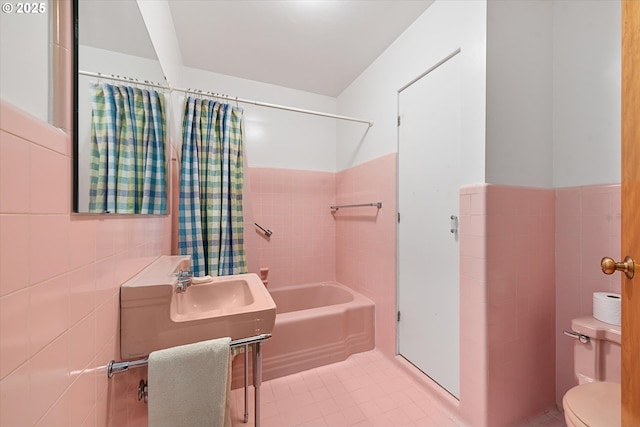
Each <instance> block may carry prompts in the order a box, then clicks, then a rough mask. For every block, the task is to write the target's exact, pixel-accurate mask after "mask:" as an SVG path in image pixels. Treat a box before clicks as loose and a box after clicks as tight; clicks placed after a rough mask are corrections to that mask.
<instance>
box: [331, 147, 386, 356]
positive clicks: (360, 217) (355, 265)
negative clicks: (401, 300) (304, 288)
mask: <svg viewBox="0 0 640 427" xmlns="http://www.w3.org/2000/svg"><path fill="white" fill-rule="evenodd" d="M396 176H397V175H396V155H395V153H393V154H387V155H385V156H382V157H379V158H377V159H374V160H371V161H369V162H366V163H363V164H361V165H358V166H355V167H352V168H350V169H347V170H344V171H341V172H338V174H337V180H336V203H337V204H359V203H371V202H378V201H380V202H382V208H381V209H377V208H375V207H361V208H350V209H343V210H339V211H338V212H335V213H334V214H333V219H334V221H335V224H336V259H337V261H336V262H337V264H336V278H337V281H338V282H340V283H342V284H344V285H347V286H349V287H350V288H352V289H355V290H356V291H358V292H360V293H362V294H364V295H366V296H367V297H369V298H371V299H372V300H373V301H374V302H375V303H376V347H377V348H378V349H380V350H382V351H383V352H384V353H385V354H386V355H388V356H394V355H395V354H396V335H395V334H396V321H395V318H396V317H395V316H396V314H395V313H396V309H397V308H396V211H397V208H396Z"/></svg>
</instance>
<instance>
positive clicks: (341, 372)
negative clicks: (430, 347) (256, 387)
mask: <svg viewBox="0 0 640 427" xmlns="http://www.w3.org/2000/svg"><path fill="white" fill-rule="evenodd" d="M249 395H250V396H253V389H252V388H251V389H250V391H249ZM243 396H244V391H243V389H236V390H233V391H232V403H231V408H232V422H233V426H234V427H242V426H249V427H250V426H253V425H254V423H253V400H252V399H250V400H251V401H250V403H249V423H248V424H244V423H243V422H242V418H243V415H242V414H243V409H244V404H243ZM261 401H262V404H261V412H262V414H261V419H262V421H261V427H294V426H301V427H350V426H357V427H414V426H415V427H418V426H419V427H470V426H467V425H466V424H464V423H463V422H462V421H460V420H459V419H458V418H457V417H456V416H455V415H453V414H451V413H450V412H448V411H447V409H446V407H445V406H444V405H443V404H442V403H441V402H440V400H438V399H437V398H435V397H433V396H432V395H431V394H430V392H429V391H427V390H426V389H424V388H423V386H422V385H420V384H419V383H417V382H416V380H415V379H413V378H412V377H411V376H410V375H409V374H407V373H406V371H404V370H403V369H402V368H401V367H400V366H398V365H397V364H396V363H395V362H394V361H392V360H389V359H388V358H386V357H385V356H384V355H383V354H382V353H380V352H379V351H377V350H372V351H368V352H365V353H359V354H355V355H352V356H350V357H349V358H348V359H347V360H345V361H343V362H339V363H334V364H331V365H327V366H322V367H319V368H316V369H311V370H308V371H304V372H300V373H297V374H293V375H289V376H286V377H282V378H276V379H273V380H270V381H265V382H263V383H262V387H261ZM564 426H565V423H564V418H563V417H562V415H561V414H559V413H558V412H556V411H550V412H549V413H545V414H541V415H540V416H538V417H535V418H534V419H531V420H528V421H527V422H525V423H523V425H522V426H521V427H564Z"/></svg>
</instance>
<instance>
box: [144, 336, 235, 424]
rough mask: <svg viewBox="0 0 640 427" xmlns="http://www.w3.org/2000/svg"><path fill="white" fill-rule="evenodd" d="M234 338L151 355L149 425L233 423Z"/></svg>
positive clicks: (199, 343)
mask: <svg viewBox="0 0 640 427" xmlns="http://www.w3.org/2000/svg"><path fill="white" fill-rule="evenodd" d="M230 342H231V338H229V337H226V338H219V339H215V340H210V341H202V342H198V343H195V344H187V345H182V346H179V347H173V348H169V349H166V350H160V351H154V352H152V353H151V354H150V355H149V427H180V426H184V427H223V426H224V425H225V424H227V423H228V424H227V425H230V421H231V415H230V410H229V409H230V408H229V405H228V401H229V395H230V384H231V381H230V379H231V378H230V377H231V372H230V370H229V366H230V358H229V343H230ZM225 421H226V422H225Z"/></svg>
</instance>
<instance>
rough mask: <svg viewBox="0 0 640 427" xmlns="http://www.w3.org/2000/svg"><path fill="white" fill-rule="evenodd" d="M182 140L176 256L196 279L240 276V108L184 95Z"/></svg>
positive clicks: (243, 268)
mask: <svg viewBox="0 0 640 427" xmlns="http://www.w3.org/2000/svg"><path fill="white" fill-rule="evenodd" d="M182 137H183V141H182V161H181V167H180V202H179V204H180V206H179V224H180V225H179V233H178V235H179V242H178V246H179V249H180V254H182V255H191V258H192V263H191V264H192V269H193V270H192V271H193V275H194V276H196V277H200V276H204V275H207V274H208V275H211V276H226V275H231V274H240V273H246V272H247V263H246V258H245V250H244V218H243V210H242V187H243V181H244V170H243V167H244V163H243V147H242V142H243V133H242V109H241V108H239V107H232V106H231V105H228V104H221V103H219V102H215V101H213V100H205V99H198V98H193V97H188V98H187V99H186V100H185V108H184V118H183V123H182Z"/></svg>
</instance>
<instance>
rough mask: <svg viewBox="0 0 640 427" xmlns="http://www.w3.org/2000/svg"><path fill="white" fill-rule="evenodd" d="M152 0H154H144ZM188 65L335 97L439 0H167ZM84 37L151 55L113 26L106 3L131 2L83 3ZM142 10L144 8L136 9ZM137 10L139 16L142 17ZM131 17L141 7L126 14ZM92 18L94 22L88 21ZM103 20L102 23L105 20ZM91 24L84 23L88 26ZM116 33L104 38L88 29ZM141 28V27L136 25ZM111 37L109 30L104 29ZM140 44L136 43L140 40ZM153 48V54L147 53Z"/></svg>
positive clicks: (129, 0)
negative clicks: (89, 31)
mask: <svg viewBox="0 0 640 427" xmlns="http://www.w3.org/2000/svg"><path fill="white" fill-rule="evenodd" d="M145 1H149V0H145ZM168 2H169V7H170V10H171V14H172V17H173V22H174V26H175V32H176V36H177V38H178V43H179V46H180V53H181V55H182V61H183V65H185V66H187V67H192V68H198V69H202V70H207V71H212V72H216V73H221V74H226V75H231V76H236V77H241V78H244V79H250V80H256V81H260V82H265V83H271V84H274V85H279V86H285V87H289V88H293V89H299V90H304V91H308V92H313V93H318V94H323V95H328V96H332V97H335V96H337V95H339V94H340V93H341V92H342V91H343V90H344V89H345V88H346V87H347V86H348V85H349V84H350V83H351V82H352V81H353V80H354V79H355V78H356V77H357V76H358V75H359V74H360V73H361V72H362V71H364V69H365V68H367V67H368V66H369V65H370V64H371V63H372V62H373V61H374V60H375V58H377V57H378V56H379V55H380V54H381V53H382V52H383V51H384V50H385V49H386V48H387V47H388V46H389V45H390V44H391V43H392V42H393V41H394V40H395V39H396V38H397V37H398V36H399V35H400V34H401V33H402V32H403V31H404V30H405V29H406V28H407V27H408V26H409V25H410V24H411V23H412V22H413V21H415V19H416V18H417V17H418V16H420V14H422V12H424V11H425V10H426V9H427V7H429V5H430V4H431V3H432V2H433V0H280V1H276V0H168ZM81 3H86V5H81V11H82V10H84V9H89V8H91V9H93V12H92V13H89V12H87V14H90V15H93V16H94V18H93V22H92V23H91V24H90V25H91V26H90V27H89V25H87V24H86V23H84V21H85V18H84V14H83V15H81V16H82V18H81V23H80V30H81V33H80V42H81V44H89V45H93V46H95V47H101V48H103V49H109V50H115V51H120V52H123V53H129V54H135V55H138V56H146V57H149V55H152V54H151V53H149V51H148V44H149V42H148V37H147V38H146V39H147V40H146V41H145V40H144V36H143V35H139V34H138V30H139V27H138V28H134V29H133V30H127V29H126V28H124V25H120V24H119V25H117V26H115V25H113V22H118V20H120V21H121V20H122V16H123V13H121V12H116V13H117V16H118V17H119V18H117V19H118V20H112V19H116V18H115V16H113V18H112V17H111V15H109V12H108V11H107V10H105V7H104V6H103V7H102V9H101V10H97V7H98V4H100V3H108V4H109V5H111V7H113V6H116V5H117V7H120V6H122V4H124V3H129V5H127V7H129V9H130V6H131V4H130V3H134V2H133V1H132V0H124V1H123V0H120V1H113V0H112V1H96V0H82V1H81ZM136 9H137V8H136ZM136 13H137V15H138V16H137V17H136ZM124 15H125V16H128V19H129V20H130V21H135V20H136V19H141V18H139V15H140V14H139V11H137V10H135V11H131V10H129V11H128V12H126V14H124ZM87 20H89V19H88V18H87ZM100 21H101V22H102V23H101V22H100ZM83 23H84V25H83ZM101 25H102V26H104V25H106V26H108V27H110V28H112V29H116V31H112V33H115V34H113V35H112V36H111V37H110V38H108V39H109V40H106V41H101V40H97V39H95V38H94V36H93V34H83V28H85V29H93V28H97V27H100V26H101ZM134 27H135V26H134ZM100 33H102V34H106V33H105V32H100ZM134 41H135V43H134ZM145 50H146V52H145Z"/></svg>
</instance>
